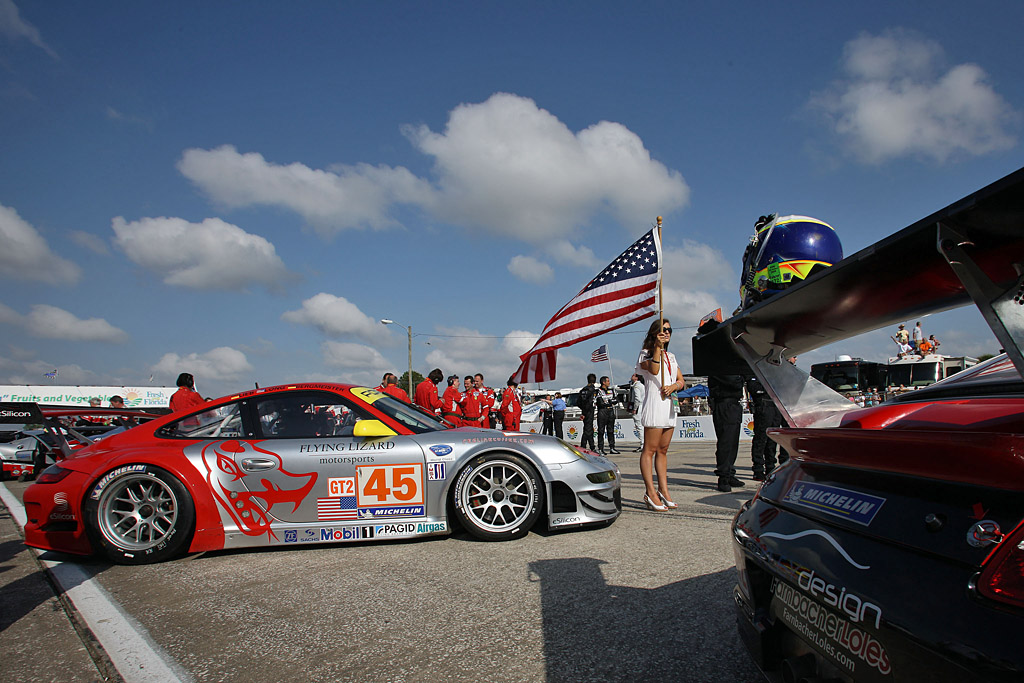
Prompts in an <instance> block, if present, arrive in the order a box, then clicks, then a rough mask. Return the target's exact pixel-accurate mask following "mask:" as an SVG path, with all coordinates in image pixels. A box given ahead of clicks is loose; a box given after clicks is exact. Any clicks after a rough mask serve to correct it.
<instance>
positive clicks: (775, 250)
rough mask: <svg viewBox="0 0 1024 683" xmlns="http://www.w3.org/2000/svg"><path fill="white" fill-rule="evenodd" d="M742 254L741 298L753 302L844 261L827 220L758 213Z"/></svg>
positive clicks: (743, 300) (745, 304)
mask: <svg viewBox="0 0 1024 683" xmlns="http://www.w3.org/2000/svg"><path fill="white" fill-rule="evenodd" d="M754 228H755V233H754V236H753V237H752V238H751V240H750V244H749V245H748V246H747V250H746V252H744V254H743V273H742V276H741V278H742V279H741V281H740V300H741V301H742V302H743V307H744V308H746V307H747V306H750V305H753V304H754V303H757V302H758V301H762V300H764V299H766V298H767V297H769V296H771V295H773V294H776V293H778V292H780V291H782V290H783V289H785V288H787V287H789V286H790V285H794V284H796V283H798V282H802V281H804V280H805V279H807V278H808V277H810V276H811V275H813V274H814V273H816V272H818V271H819V270H822V269H824V268H828V267H829V266H831V265H832V264H834V263H838V262H839V261H842V260H843V245H842V244H841V243H840V242H839V236H838V235H837V234H836V231H835V230H834V229H833V228H832V226H831V225H829V224H828V223H826V222H824V221H821V220H818V219H817V218H811V217H810V216H782V217H779V216H776V215H775V214H772V215H771V216H761V218H759V219H758V221H757V223H755V225H754Z"/></svg>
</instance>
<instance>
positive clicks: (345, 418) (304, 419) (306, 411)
mask: <svg viewBox="0 0 1024 683" xmlns="http://www.w3.org/2000/svg"><path fill="white" fill-rule="evenodd" d="M256 413H257V417H258V419H259V423H260V430H261V431H262V433H263V437H264V438H278V439H306V438H314V437H331V436H352V427H353V426H354V425H355V423H356V422H358V421H359V420H361V419H363V418H364V417H366V416H365V415H364V414H363V413H360V412H358V411H356V410H355V409H353V407H352V406H350V405H349V404H348V403H346V402H345V401H343V400H342V398H341V397H340V396H337V395H336V394H331V393H328V392H323V391H295V392H287V393H282V394H277V395H275V396H267V397H263V398H261V399H260V400H259V401H258V402H257V404H256Z"/></svg>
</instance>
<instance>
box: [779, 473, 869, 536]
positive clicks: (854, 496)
mask: <svg viewBox="0 0 1024 683" xmlns="http://www.w3.org/2000/svg"><path fill="white" fill-rule="evenodd" d="M782 500H783V502H785V503H793V504H795V505H799V506H801V507H805V508H809V509H811V510H817V511H818V512H824V513H825V514H826V515H832V516H833V517H839V518H841V519H848V520H850V521H851V522H856V523H857V524H863V525H864V526H868V525H870V524H871V521H872V520H873V519H874V518H875V515H877V514H878V511H879V510H881V509H882V505H883V504H884V503H885V498H879V497H878V496H872V495H868V494H867V493H860V492H859V491H850V490H849V489H843V488H839V487H838V486H829V485H828V484H815V483H811V482H806V481H798V482H796V483H795V484H793V485H792V486H791V487H789V491H787V492H786V495H785V496H784V497H783V499H782Z"/></svg>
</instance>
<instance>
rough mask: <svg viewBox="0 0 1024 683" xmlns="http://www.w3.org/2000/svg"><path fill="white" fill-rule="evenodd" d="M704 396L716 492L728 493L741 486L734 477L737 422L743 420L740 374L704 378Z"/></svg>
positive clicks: (737, 438) (738, 443)
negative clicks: (711, 432)
mask: <svg viewBox="0 0 1024 683" xmlns="http://www.w3.org/2000/svg"><path fill="white" fill-rule="evenodd" d="M708 394H709V401H710V403H711V420H712V422H713V423H714V425H715V438H716V439H717V441H718V445H717V447H716V448H715V474H716V475H717V476H718V490H719V491H722V492H724V493H728V492H729V491H732V488H733V487H734V486H743V482H742V481H740V480H739V479H737V478H736V452H737V450H738V449H739V445H740V421H741V420H742V419H743V408H742V406H740V399H741V398H743V376H742V375H711V376H710V377H708Z"/></svg>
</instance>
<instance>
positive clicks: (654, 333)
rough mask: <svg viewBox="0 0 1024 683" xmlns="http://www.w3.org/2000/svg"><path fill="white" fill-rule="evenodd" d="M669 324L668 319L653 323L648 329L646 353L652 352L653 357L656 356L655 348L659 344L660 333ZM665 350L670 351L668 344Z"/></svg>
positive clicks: (645, 338) (645, 339)
mask: <svg viewBox="0 0 1024 683" xmlns="http://www.w3.org/2000/svg"><path fill="white" fill-rule="evenodd" d="M667 322H669V319H668V318H662V319H661V320H655V321H654V322H652V323H651V326H650V327H649V328H647V336H646V337H644V346H643V348H644V351H650V353H651V355H654V348H655V345H656V344H657V343H658V333H659V332H661V328H662V327H664V325H665V323H667ZM671 341H672V340H671V339H670V340H669V342H671ZM665 350H666V351H668V343H666V344H665Z"/></svg>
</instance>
